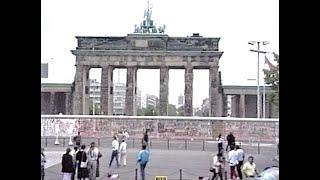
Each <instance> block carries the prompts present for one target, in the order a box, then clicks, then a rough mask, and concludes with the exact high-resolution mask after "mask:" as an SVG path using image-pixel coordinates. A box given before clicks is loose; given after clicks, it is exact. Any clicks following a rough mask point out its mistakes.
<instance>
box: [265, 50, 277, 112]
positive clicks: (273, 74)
mask: <svg viewBox="0 0 320 180" xmlns="http://www.w3.org/2000/svg"><path fill="white" fill-rule="evenodd" d="M273 55H274V60H275V61H276V62H277V65H276V67H275V68H271V69H270V70H263V72H264V74H265V78H264V80H265V83H266V84H267V85H271V89H272V90H274V92H273V93H270V94H268V96H267V98H268V101H269V102H270V103H271V104H273V105H274V106H275V110H276V114H273V115H272V117H275V116H278V112H279V55H278V54H276V53H273ZM273 112H274V111H273Z"/></svg>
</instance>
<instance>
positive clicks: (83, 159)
mask: <svg viewBox="0 0 320 180" xmlns="http://www.w3.org/2000/svg"><path fill="white" fill-rule="evenodd" d="M85 148H86V145H81V148H80V150H79V151H78V152H77V154H76V161H77V164H78V176H77V177H78V180H82V179H83V180H85V179H86V178H88V177H89V175H88V158H87V153H86V152H85V151H84V150H85Z"/></svg>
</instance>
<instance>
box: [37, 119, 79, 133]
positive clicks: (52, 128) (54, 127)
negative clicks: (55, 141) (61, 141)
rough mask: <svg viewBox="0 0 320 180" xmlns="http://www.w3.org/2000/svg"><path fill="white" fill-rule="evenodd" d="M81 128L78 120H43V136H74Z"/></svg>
mask: <svg viewBox="0 0 320 180" xmlns="http://www.w3.org/2000/svg"><path fill="white" fill-rule="evenodd" d="M78 128H79V124H78V120H76V119H59V118H47V119H44V118H42V119H41V136H73V135H76V134H77V132H78V131H77V130H78Z"/></svg>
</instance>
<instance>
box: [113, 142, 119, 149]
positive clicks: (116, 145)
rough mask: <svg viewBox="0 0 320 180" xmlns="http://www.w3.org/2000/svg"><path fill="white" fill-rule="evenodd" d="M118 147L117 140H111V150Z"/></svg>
mask: <svg viewBox="0 0 320 180" xmlns="http://www.w3.org/2000/svg"><path fill="white" fill-rule="evenodd" d="M118 149H119V142H118V141H117V140H113V141H112V151H115V150H118Z"/></svg>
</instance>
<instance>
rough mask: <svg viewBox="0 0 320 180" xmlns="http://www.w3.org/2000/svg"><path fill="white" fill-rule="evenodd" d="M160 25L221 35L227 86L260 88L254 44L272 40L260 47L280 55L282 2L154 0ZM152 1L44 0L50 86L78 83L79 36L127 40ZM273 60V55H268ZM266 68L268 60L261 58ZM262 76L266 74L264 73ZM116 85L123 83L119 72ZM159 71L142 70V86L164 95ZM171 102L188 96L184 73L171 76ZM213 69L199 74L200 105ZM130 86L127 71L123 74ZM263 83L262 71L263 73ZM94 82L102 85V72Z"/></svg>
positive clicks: (175, 31) (175, 32)
mask: <svg viewBox="0 0 320 180" xmlns="http://www.w3.org/2000/svg"><path fill="white" fill-rule="evenodd" d="M150 4H152V5H153V9H152V19H153V20H154V22H155V23H156V26H160V25H162V24H165V25H166V34H167V35H169V36H180V37H185V36H191V35H192V33H200V35H201V36H204V37H220V38H221V39H220V43H219V50H220V51H223V52H224V54H223V55H222V57H221V59H220V68H219V69H220V71H221V72H222V83H223V85H256V81H248V80H247V79H254V78H256V77H257V53H254V52H250V51H249V50H250V49H256V48H257V46H256V45H255V46H251V45H249V44H248V41H270V44H269V45H266V46H262V47H261V48H260V49H261V50H265V51H271V52H276V53H279V1H278V0H241V1H239V0H150ZM146 7H147V0H42V1H41V62H49V78H48V79H42V80H41V81H42V82H44V83H51V82H52V83H72V82H73V80H74V75H75V66H74V65H75V56H73V55H72V54H71V52H70V50H73V49H75V48H76V46H77V44H76V38H75V36H126V35H127V34H129V33H133V30H134V25H135V24H140V23H141V21H142V20H143V12H144V10H145V9H146ZM267 56H268V58H269V60H270V61H271V62H273V56H272V55H267ZM260 63H261V66H263V63H264V56H263V55H261V56H260ZM261 72H262V71H261ZM114 73H115V74H114V81H115V82H116V81H117V80H118V78H117V74H118V72H117V70H116V71H114ZM159 73H160V72H159V70H138V88H139V89H140V90H142V91H143V92H144V93H148V94H154V95H157V96H159ZM169 73H170V74H169V76H170V77H169V79H170V80H169V103H172V104H177V101H178V95H180V94H183V93H184V71H183V70H170V72H169ZM208 75H209V72H208V70H194V84H193V85H194V91H193V93H194V94H193V96H194V107H199V106H201V103H202V100H203V99H204V98H206V97H208V95H209V89H208V86H209V77H208ZM120 76H121V77H120V81H121V82H125V78H126V77H125V70H121V71H120ZM260 77H261V81H260V82H262V78H263V76H262V73H261V75H260ZM90 78H96V79H98V80H99V81H100V71H99V70H96V69H95V70H91V72H90Z"/></svg>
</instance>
